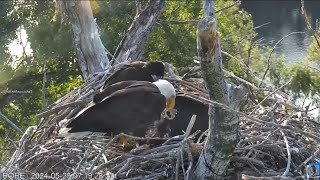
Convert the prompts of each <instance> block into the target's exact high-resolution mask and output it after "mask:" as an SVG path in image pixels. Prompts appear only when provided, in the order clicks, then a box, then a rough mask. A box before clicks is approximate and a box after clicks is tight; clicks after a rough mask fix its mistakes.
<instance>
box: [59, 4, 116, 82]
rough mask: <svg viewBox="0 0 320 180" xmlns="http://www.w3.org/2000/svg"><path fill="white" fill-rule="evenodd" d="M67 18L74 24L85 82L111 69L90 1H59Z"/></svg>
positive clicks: (77, 51) (77, 49) (76, 45)
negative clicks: (98, 73)
mask: <svg viewBox="0 0 320 180" xmlns="http://www.w3.org/2000/svg"><path fill="white" fill-rule="evenodd" d="M58 2H59V4H60V7H61V9H62V12H63V13H64V15H65V17H67V18H69V19H70V21H71V23H72V28H73V33H74V44H75V48H76V53H77V56H78V61H79V65H80V68H81V71H82V74H83V77H84V80H85V81H88V79H90V77H91V76H90V75H94V74H95V73H97V72H101V71H105V70H106V69H109V68H110V63H109V59H108V56H107V53H106V51H105V47H104V46H103V44H102V42H101V39H100V36H99V32H98V28H97V25H96V23H95V20H94V18H93V14H92V10H91V6H90V1H88V0H87V1H85V0H84V1H76V0H62V1H58Z"/></svg>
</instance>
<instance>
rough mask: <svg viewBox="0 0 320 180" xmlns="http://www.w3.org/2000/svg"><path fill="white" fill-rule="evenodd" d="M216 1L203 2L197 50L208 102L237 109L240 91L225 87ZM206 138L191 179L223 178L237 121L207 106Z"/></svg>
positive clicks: (234, 139) (237, 125)
mask: <svg viewBox="0 0 320 180" xmlns="http://www.w3.org/2000/svg"><path fill="white" fill-rule="evenodd" d="M214 5H215V0H205V1H204V11H205V12H204V14H205V18H204V19H202V20H201V21H199V23H198V27H197V49H198V56H199V59H200V65H201V70H202V74H203V78H204V80H205V82H206V87H207V89H208V91H209V95H210V99H212V100H214V101H217V102H219V103H222V104H225V105H227V106H229V107H231V108H233V109H236V110H238V109H239V105H240V104H239V103H240V100H239V99H241V97H243V94H242V91H241V88H233V87H232V86H228V87H227V85H226V82H225V80H224V74H223V70H222V57H221V49H220V42H219V37H218V31H217V20H216V17H215V13H214ZM208 113H209V136H208V139H207V141H206V144H205V147H204V150H203V152H202V154H201V156H200V158H199V161H198V163H197V165H196V167H195V169H194V173H193V175H192V179H195V180H198V179H223V176H225V175H226V169H227V166H228V164H229V161H230V158H231V156H232V153H233V151H234V149H235V147H236V144H237V140H238V127H239V118H238V116H237V115H236V114H235V113H232V112H229V111H226V110H224V109H222V108H220V107H212V106H210V107H209V112H208Z"/></svg>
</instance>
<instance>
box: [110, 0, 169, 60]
mask: <svg viewBox="0 0 320 180" xmlns="http://www.w3.org/2000/svg"><path fill="white" fill-rule="evenodd" d="M139 7H140V5H139V6H138V10H137V15H136V16H135V19H134V21H133V22H132V24H131V26H130V28H129V29H128V32H127V34H126V35H125V37H124V38H123V39H122V40H121V42H120V44H119V45H118V48H117V50H116V52H115V54H114V55H115V57H116V60H117V63H120V62H124V61H126V60H130V59H131V60H130V61H137V60H141V59H142V55H143V50H144V45H145V44H146V42H147V39H148V37H149V36H150V33H151V31H152V29H153V27H154V25H155V23H156V21H157V19H158V17H159V16H160V15H161V14H162V12H163V11H164V10H165V7H166V3H165V1H164V0H149V2H148V3H147V5H146V7H145V8H144V9H143V10H142V11H140V9H139Z"/></svg>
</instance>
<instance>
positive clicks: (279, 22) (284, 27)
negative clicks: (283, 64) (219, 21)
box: [240, 0, 320, 63]
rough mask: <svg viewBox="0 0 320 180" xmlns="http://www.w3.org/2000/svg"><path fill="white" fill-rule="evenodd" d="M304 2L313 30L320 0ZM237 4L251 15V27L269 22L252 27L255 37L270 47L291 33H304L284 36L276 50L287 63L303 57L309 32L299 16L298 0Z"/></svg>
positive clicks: (271, 0)
mask: <svg viewBox="0 0 320 180" xmlns="http://www.w3.org/2000/svg"><path fill="white" fill-rule="evenodd" d="M304 4H305V9H306V10H307V12H308V13H309V14H308V15H309V17H310V22H311V23H312V26H313V28H314V29H315V24H316V19H318V18H320V0H313V1H306V0H305V2H304ZM240 7H241V8H243V9H244V10H245V11H247V12H249V13H250V14H251V15H252V19H253V22H254V25H255V26H259V25H262V24H265V23H269V24H267V25H265V26H263V27H261V28H258V29H256V32H257V33H258V34H259V37H258V38H263V39H264V41H263V44H268V45H270V46H271V47H273V46H274V44H275V43H276V42H277V41H278V40H280V39H281V38H282V37H284V36H286V35H288V34H290V33H292V32H305V33H304V34H293V35H291V36H289V37H288V38H285V39H284V40H283V41H281V43H280V44H279V45H278V46H277V47H278V48H277V49H276V52H277V53H278V54H281V55H283V56H284V57H285V59H286V60H287V62H289V63H298V62H300V61H301V60H303V59H304V58H305V57H306V56H307V48H308V46H309V45H310V43H311V35H312V34H311V32H310V31H309V30H308V28H307V25H306V23H305V18H304V17H303V16H302V15H301V2H300V1H296V0H291V1H288V0H287V1H281V0H278V1H277V0H269V1H259V0H256V1H255V0H249V1H245V0H243V1H242V2H241V6H240Z"/></svg>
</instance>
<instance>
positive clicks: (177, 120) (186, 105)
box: [168, 94, 209, 136]
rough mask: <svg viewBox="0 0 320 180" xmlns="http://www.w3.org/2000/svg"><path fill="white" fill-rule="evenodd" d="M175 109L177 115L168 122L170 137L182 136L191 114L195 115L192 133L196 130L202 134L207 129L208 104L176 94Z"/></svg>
mask: <svg viewBox="0 0 320 180" xmlns="http://www.w3.org/2000/svg"><path fill="white" fill-rule="evenodd" d="M175 109H176V110H177V114H176V115H175V117H174V119H172V120H171V121H168V122H169V126H170V128H171V132H170V135H171V136H176V135H181V134H183V131H185V130H186V129H187V126H188V124H189V121H190V119H191V117H192V115H193V114H195V115H197V119H196V122H195V123H194V125H193V128H192V130H193V131H192V132H194V131H196V130H201V131H202V132H204V131H206V130H207V129H208V127H209V116H208V109H209V105H208V104H204V103H203V102H200V101H198V100H195V99H192V98H190V97H187V96H184V95H179V94H178V95H177V97H176V101H175Z"/></svg>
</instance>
